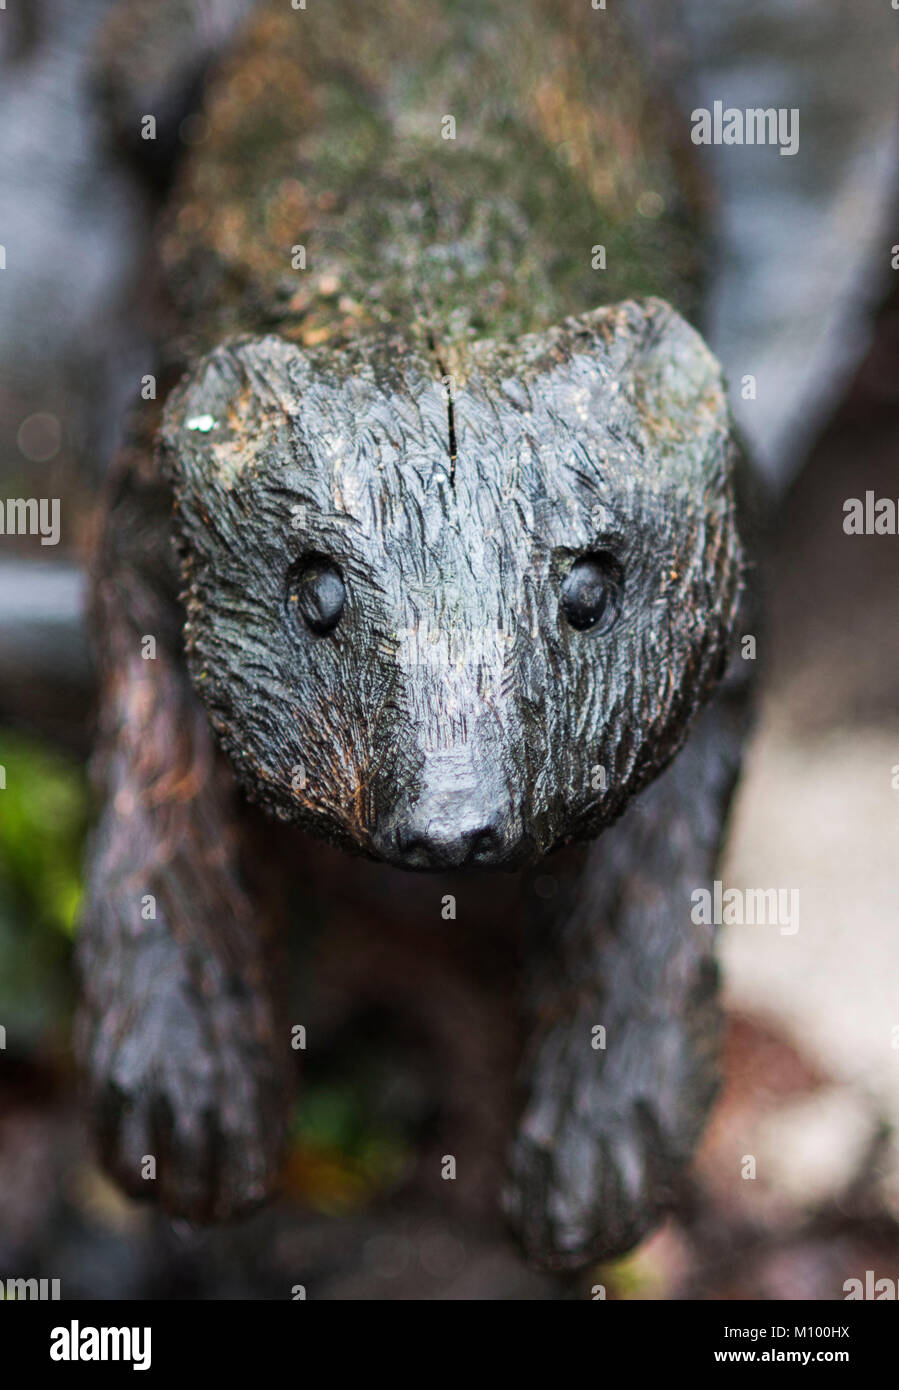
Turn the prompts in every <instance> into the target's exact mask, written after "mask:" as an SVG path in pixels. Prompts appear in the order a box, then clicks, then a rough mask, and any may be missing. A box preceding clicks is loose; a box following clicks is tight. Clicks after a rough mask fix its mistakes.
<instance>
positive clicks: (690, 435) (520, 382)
mask: <svg viewBox="0 0 899 1390" xmlns="http://www.w3.org/2000/svg"><path fill="white" fill-rule="evenodd" d="M464 361H465V367H464V371H463V383H462V385H463V391H462V394H461V400H460V405H459V407H457V416H458V417H459V418H458V419H457V428H458V429H459V432H460V433H463V432H464V430H465V428H466V424H467V423H469V424H472V423H474V422H475V421H476V416H477V410H476V409H475V410H472V409H468V410H466V402H465V399H464V396H465V393H466V392H467V393H468V394H469V395H470V396H471V397H475V398H477V397H484V396H488V397H492V398H493V399H494V400H500V401H502V403H503V405H504V407H505V406H508V407H509V414H510V415H511V414H513V413H514V412H515V410H516V407H517V409H518V411H519V412H521V413H522V414H523V415H525V416H526V417H527V421H528V424H527V431H526V432H528V433H530V434H531V435H532V436H533V437H536V438H537V439H538V440H541V439H542V440H545V441H547V442H548V444H549V446H550V447H555V448H556V449H557V450H561V449H562V448H563V447H566V446H568V447H570V449H571V450H572V452H573V453H575V454H577V453H578V451H579V450H578V446H580V452H583V451H584V450H585V449H589V448H590V446H591V445H593V446H595V447H596V448H597V449H598V450H599V452H600V454H601V455H602V456H603V457H605V458H607V459H608V462H609V472H610V473H618V474H620V475H622V476H623V474H624V473H625V471H626V469H625V464H628V465H629V466H630V468H631V470H636V472H638V473H640V474H641V475H642V476H643V479H644V480H645V481H651V479H652V475H653V474H655V475H656V476H657V477H658V478H659V479H660V480H661V479H662V478H663V477H664V478H666V479H667V481H668V483H669V484H672V485H682V486H688V487H695V488H698V489H699V490H700V491H704V490H705V489H706V488H712V489H713V490H715V489H716V488H726V487H727V484H728V481H729V473H730V466H731V463H732V458H731V456H730V451H729V448H728V441H729V436H730V434H731V421H730V416H729V412H728V407H727V400H726V396H725V391H724V384H723V380H722V374H721V368H720V366H719V364H718V362H717V360H716V359H715V357H714V356H713V354H712V353H711V352H710V351H709V349H708V347H707V346H706V344H705V343H704V342H703V339H702V338H701V336H700V335H699V334H698V333H697V332H696V330H695V329H693V328H691V327H690V325H689V324H688V323H687V322H686V320H685V319H683V318H682V317H681V315H680V314H678V313H677V312H676V311H675V310H674V309H672V308H671V306H670V305H669V304H667V303H665V302H664V300H661V299H648V300H645V301H643V302H642V303H638V302H636V301H633V300H626V301H624V302H623V303H621V304H615V305H612V306H610V307H607V308H602V309H596V310H593V311H592V312H591V313H588V314H583V315H581V316H579V317H577V318H571V319H566V320H565V322H564V323H562V324H561V325H559V326H558V327H557V328H551V329H547V330H546V331H545V332H543V333H535V334H529V335H526V336H525V337H523V338H519V339H517V340H516V341H515V342H512V343H495V342H492V341H483V342H480V343H475V344H473V345H472V346H471V347H470V348H468V349H466V352H465V359H464ZM523 432H524V431H523ZM616 449H617V450H618V455H620V456H618V455H616ZM460 452H461V440H460ZM625 454H626V455H627V458H625V457H624V455H625Z"/></svg>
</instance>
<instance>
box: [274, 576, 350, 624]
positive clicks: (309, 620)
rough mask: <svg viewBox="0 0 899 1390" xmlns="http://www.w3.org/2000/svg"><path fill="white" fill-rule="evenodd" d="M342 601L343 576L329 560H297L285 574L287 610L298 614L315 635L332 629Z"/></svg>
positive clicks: (338, 616)
mask: <svg viewBox="0 0 899 1390" xmlns="http://www.w3.org/2000/svg"><path fill="white" fill-rule="evenodd" d="M345 603H346V589H345V588H344V585H343V576H342V575H341V573H340V570H339V569H338V568H337V566H336V565H335V564H333V563H332V562H331V561H330V560H324V559H319V558H317V557H316V558H312V559H306V560H301V561H300V563H299V564H298V565H294V567H293V569H292V570H291V571H290V574H289V575H288V576H287V611H288V613H290V614H292V615H297V614H298V615H299V617H300V618H302V620H303V622H304V623H305V624H306V626H307V627H308V629H309V631H310V632H314V633H315V634H316V636H317V637H324V636H325V634H326V633H328V632H333V631H334V629H335V627H336V626H337V624H338V623H339V622H340V617H341V614H342V613H343V609H344V605H345Z"/></svg>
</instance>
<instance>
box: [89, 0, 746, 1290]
mask: <svg viewBox="0 0 899 1390" xmlns="http://www.w3.org/2000/svg"><path fill="white" fill-rule="evenodd" d="M244 11H246V13H245V12H244ZM210 17H211V18H210ZM213 21H214V22H213ZM226 40H227V41H226ZM105 51H106V56H105V59H104V65H103V69H102V71H103V79H102V84H101V85H102V91H103V96H104V100H105V102H106V105H107V108H108V110H109V111H110V112H111V114H112V119H113V122H114V123H117V125H118V127H119V129H120V133H124V134H125V136H126V137H129V136H130V137H131V138H132V139H136V136H135V123H137V122H139V121H140V120H141V118H142V115H144V114H146V113H152V111H153V110H154V109H157V110H159V112H160V113H161V114H160V121H161V125H162V126H165V124H166V122H168V126H167V130H168V134H166V129H160V131H159V134H160V138H161V142H162V146H163V147H167V145H168V146H172V147H174V145H175V144H177V140H176V139H175V138H174V137H173V136H172V131H173V130H177V129H178V123H179V122H180V121H181V120H182V119H183V117H184V114H185V112H186V111H188V110H189V109H190V104H191V102H193V103H194V105H196V100H197V92H198V90H199V86H198V83H199V75H200V74H201V72H202V71H203V69H204V65H205V64H209V63H210V62H211V61H212V60H213V59H214V62H213V63H212V66H213V69H214V70H213V72H212V75H211V76H210V78H209V80H208V84H207V87H206V95H205V98H204V102H205V104H204V108H203V117H202V124H200V125H197V124H194V125H193V126H190V127H188V128H187V129H189V130H190V131H192V132H193V133H194V136H195V140H194V143H193V144H192V146H191V148H190V150H189V152H188V153H187V154H186V155H185V157H184V158H183V160H182V162H181V164H180V167H179V169H178V171H177V173H176V175H175V179H174V183H173V185H172V188H171V192H170V194H169V197H168V204H167V209H166V212H165V216H164V220H163V223H162V226H161V229H160V233H159V247H160V261H161V264H162V267H163V270H164V284H165V291H164V297H162V298H161V303H163V304H164V306H165V307H164V310H161V313H160V323H161V324H162V325H163V326H162V327H161V329H160V338H161V347H160V358H159V361H160V366H159V373H158V385H159V390H158V394H157V398H156V399H155V400H153V399H151V400H146V401H142V402H141V403H140V404H139V405H138V406H136V408H135V411H134V412H133V418H132V427H131V440H130V444H129V446H128V448H127V449H126V450H125V451H124V453H123V456H122V458H121V459H120V460H119V463H118V465H117V467H116V469H115V473H114V477H113V479H112V481H111V484H110V489H109V506H108V515H107V521H106V527H105V536H104V540H103V544H102V547H101V551H100V555H99V558H98V565H97V575H96V583H95V601H94V627H95V632H96V635H97V641H98V648H99V653H100V665H101V675H102V703H101V710H100V719H99V740H98V751H97V756H96V761H95V767H96V777H97V785H98V790H99V794H100V798H101V810H100V815H99V819H98V824H97V828H96V831H95V834H94V837H93V842H92V848H91V854H90V865H89V884H88V894H87V902H86V907H85V911H84V917H83V923H82V926H81V930H80V938H79V959H80V969H81V977H82V1007H81V1014H80V1018H79V1023H78V1046H79V1051H80V1055H81V1058H82V1061H83V1065H84V1069H85V1073H86V1076H87V1082H88V1090H89V1095H90V1098H91V1103H92V1106H93V1109H94V1114H95V1117H96V1124H97V1128H98V1133H99V1135H100V1140H101V1146H102V1149H103V1153H104V1155H105V1158H106V1161H107V1163H108V1165H109V1166H110V1168H111V1170H112V1171H113V1172H114V1173H115V1175H116V1176H117V1178H118V1179H119V1181H120V1182H121V1183H123V1185H124V1186H125V1187H126V1188H127V1189H128V1190H129V1191H132V1192H136V1193H139V1194H141V1195H145V1194H146V1192H147V1190H148V1184H147V1182H146V1181H145V1177H146V1173H145V1170H144V1168H143V1167H142V1165H144V1164H145V1159H146V1156H147V1155H151V1156H153V1157H154V1158H155V1160H156V1166H155V1173H154V1179H153V1183H152V1190H153V1191H154V1192H155V1193H156V1194H157V1195H158V1196H159V1198H160V1200H161V1201H162V1203H163V1205H164V1206H165V1207H166V1208H167V1209H168V1210H169V1211H171V1212H173V1213H176V1214H180V1215H185V1216H188V1217H191V1218H195V1219H201V1220H202V1219H219V1218H222V1217H225V1216H228V1215H230V1214H232V1213H234V1212H236V1211H240V1210H243V1209H245V1208H247V1207H248V1206H251V1205H252V1204H254V1203H256V1202H258V1201H259V1200H261V1199H263V1198H264V1197H265V1196H266V1195H267V1194H268V1193H269V1192H271V1191H272V1189H273V1188H274V1187H275V1186H276V1184H277V1178H278V1173H279V1167H280V1163H281V1159H282V1152H283V1138H284V1116H285V1113H286V1109H287V1098H288V1094H289V1090H290V1084H291V1072H292V1062H293V1054H292V1052H291V1020H290V1018H289V1015H288V1013H287V1012H286V1010H285V1004H284V997H285V987H284V970H283V966H282V964H281V963H280V959H281V958H280V956H279V951H280V950H281V945H280V944H279V927H278V923H279V917H280V909H279V907H278V905H277V902H275V901H274V896H275V895H273V894H272V893H270V892H269V891H268V890H270V889H271V888H272V877H273V876H272V875H270V874H269V873H268V872H263V873H260V866H261V865H262V864H263V862H264V861H263V860H262V859H261V858H259V855H258V850H256V849H254V846H258V844H259V829H260V818H259V816H258V814H256V813H255V812H253V811H251V810H248V808H247V806H246V804H245V803H244V801H243V799H242V798H241V797H239V796H238V795H237V787H238V786H239V787H240V788H241V789H242V791H243V793H245V795H246V798H247V799H248V800H249V802H251V803H253V805H254V806H255V807H256V808H257V811H261V812H263V813H267V814H268V815H269V816H270V817H271V818H272V819H273V820H274V821H277V822H279V823H282V824H283V826H284V827H287V831H286V833H287V837H288V838H287V840H286V841H285V840H284V839H283V838H282V837H281V836H280V832H279V833H278V834H277V835H276V832H275V831H274V830H272V831H271V832H264V833H263V839H264V840H267V841H268V842H269V843H268V852H269V853H270V854H271V853H272V852H273V846H276V845H277V846H278V849H277V854H278V856H279V871H281V872H283V873H284V874H285V875H286V878H287V880H288V888H287V895H288V901H290V900H291V899H292V900H293V903H294V906H295V907H296V908H298V910H297V911H296V912H295V914H294V915H296V916H299V917H300V918H302V904H303V901H304V895H305V894H306V893H307V892H308V883H307V881H306V880H305V878H304V872H305V871H304V870H303V869H302V867H301V866H302V864H303V862H304V858H303V857H304V855H305V862H306V863H307V864H308V863H309V862H313V863H314V855H313V856H310V854H309V844H310V839H309V837H316V838H318V839H323V840H325V841H328V842H330V844H331V845H332V846H335V847H336V848H337V849H338V850H339V851H341V852H343V851H353V852H356V853H357V854H361V855H362V856H364V857H366V858H368V859H369V860H371V861H374V863H375V864H377V865H381V866H383V867H381V868H380V869H377V870H376V869H374V868H370V869H365V870H364V874H365V875H366V876H365V877H364V879H363V880H362V881H364V882H365V883H366V884H368V885H371V886H372V893H373V894H374V895H375V896H377V894H378V893H379V892H380V893H382V894H383V893H384V892H389V893H391V894H395V895H397V901H399V899H400V898H401V897H402V896H403V895H404V894H405V893H406V891H407V890H406V888H404V887H403V885H408V894H409V900H410V901H420V894H421V891H422V886H421V885H422V882H425V883H427V884H429V885H430V884H431V883H432V882H434V883H438V882H439V883H441V884H443V877H442V876H444V875H447V874H451V875H453V876H454V877H453V878H452V879H451V880H448V881H449V882H451V884H453V885H456V886H455V887H454V888H453V891H452V892H451V893H449V895H448V896H447V894H446V892H445V890H444V888H443V887H441V889H440V892H439V894H437V895H436V896H435V895H434V894H432V896H431V898H430V902H431V904H432V911H433V912H434V913H435V915H436V914H437V913H438V909H437V907H436V905H437V904H439V903H446V902H452V903H453V904H456V905H457V906H456V907H455V908H453V909H452V910H451V911H450V914H449V920H445V921H443V922H442V927H443V928H444V929H446V930H447V931H448V932H450V931H452V930H453V928H454V922H453V921H452V917H453V915H454V913H455V911H458V914H459V915H460V916H462V915H464V911H465V907H466V905H468V904H472V903H475V902H476V901H477V900H478V898H479V897H480V896H481V894H482V893H483V894H485V895H487V896H489V894H490V893H491V891H494V889H495V881H496V880H497V879H499V878H502V882H503V884H508V892H506V891H505V890H504V894H503V895H504V896H508V893H510V892H512V891H513V889H516V890H517V887H518V885H519V884H523V885H524V886H525V891H524V895H523V900H522V909H521V919H520V922H519V924H518V927H517V933H516V934H517V942H516V952H517V954H516V959H515V964H514V966H513V965H512V963H511V962H510V964H509V967H508V971H507V974H508V980H507V992H508V993H509V995H510V996H511V995H512V994H513V993H515V994H516V996H518V997H520V1002H521V1010H522V1016H523V1019H524V1021H525V1025H524V1026H525V1029H526V1039H525V1041H524V1044H523V1047H522V1054H521V1060H520V1067H519V1074H518V1083H517V1087H518V1089H517V1090H516V1092H515V1093H514V1095H513V1094H511V1093H510V1095H509V1105H510V1108H512V1109H513V1110H514V1111H515V1112H516V1113H515V1117H514V1121H513V1123H512V1126H511V1132H510V1134H509V1136H508V1165H507V1173H506V1177H505V1180H504V1185H503V1191H502V1194H501V1195H500V1194H499V1193H497V1194H495V1196H496V1200H501V1202H502V1205H503V1209H504V1211H505V1212H506V1214H507V1216H508V1218H509V1219H510V1220H511V1222H512V1224H513V1226H514V1227H515V1228H516V1230H517V1231H518V1233H519V1235H520V1237H521V1239H522V1241H523V1243H524V1246H525V1248H526V1250H527V1251H528V1253H529V1255H530V1256H531V1257H532V1258H534V1259H535V1260H537V1261H540V1262H542V1263H544V1264H546V1265H548V1266H550V1267H553V1268H573V1267H577V1266H579V1265H581V1264H583V1263H584V1262H586V1261H588V1260H590V1259H595V1258H600V1257H606V1256H609V1255H612V1254H615V1253H620V1252H622V1251H624V1250H626V1249H627V1248H628V1247H629V1246H631V1245H632V1244H633V1243H634V1242H635V1241H637V1240H638V1239H639V1238H640V1237H641V1236H642V1235H643V1234H644V1233H645V1232H646V1231H647V1230H648V1229H650V1228H651V1226H652V1224H653V1223H654V1222H655V1221H656V1220H657V1219H658V1216H659V1213H660V1212H661V1211H662V1210H663V1209H664V1206H665V1203H666V1201H667V1200H668V1199H669V1197H670V1194H671V1192H672V1190H673V1186H674V1184H675V1183H676V1181H677V1178H678V1175H679V1174H680V1173H681V1171H682V1170H683V1168H684V1165H685V1164H686V1163H687V1162H688V1160H689V1158H690V1155H691V1153H692V1151H693V1149H694V1147H695V1144H696V1142H697V1139H698V1137H699V1135H700V1133H701V1130H702V1127H703V1123H704V1121H705V1118H706V1116H707V1113H708V1110H709V1107H710V1105H711V1102H712V1099H713V1096H714V1093H715V1089H716V1062H715V1056H716V1049H717V1042H718V1034H719V1009H718V1004H717V1001H716V990H717V973H716V967H715V964H714V959H713V954H712V951H713V943H712V939H711V935H710V931H709V929H708V928H706V927H703V926H697V925H695V924H694V923H693V922H692V921H691V914H690V906H691V893H692V892H693V890H694V889H695V888H697V887H700V886H703V885H705V884H707V883H708V882H709V881H710V880H711V878H712V877H713V876H714V871H715V863H716V859H717V856H718V852H719V848H720V844H721V838H722V833H723V825H724V821H725V817H726V812H727V808H728V804H729V800H730V797H731V793H732V789H733V786H734V782H735V778H736V775H737V770H738V763H739V752H740V744H741V738H742V733H743V728H744V724H745V717H746V716H745V711H746V686H747V681H746V676H745V671H746V664H745V663H743V662H742V661H741V660H740V658H739V655H738V654H737V653H736V652H735V637H736V636H737V635H738V634H739V633H740V632H741V631H743V630H745V627H746V622H747V616H746V615H747V607H746V605H747V603H748V597H747V584H746V571H747V560H746V547H745V534H744V532H745V523H744V519H743V518H744V514H743V512H742V510H741V507H742V502H741V498H742V494H743V482H742V468H743V465H742V463H741V460H740V456H739V450H738V447H737V444H736V443H735V441H734V438H733V434H732V429H731V424H730V420H729V415H728V410H727V405H726V400H725V394H724V388H723V385H722V381H721V377H720V372H719V369H718V366H717V364H716V362H715V360H714V358H713V357H712V355H711V354H710V352H709V350H708V349H707V347H706V346H705V345H704V343H703V341H702V339H701V337H700V336H699V334H698V333H697V332H696V330H695V329H694V328H693V327H691V326H690V324H689V322H688V317H691V316H695V313H696V310H697V304H698V286H699V276H698V266H699V263H700V260H701V254H700V251H701V248H700V239H699V232H698V229H697V225H696V223H695V221H694V219H693V206H694V203H693V202H692V201H691V198H690V196H689V194H690V179H691V174H690V170H689V165H688V162H687V161H686V159H685V158H684V157H683V156H682V154H681V152H680V149H679V146H678V143H677V142H674V141H672V138H671V132H672V130H673V129H675V128H676V127H675V125H674V123H673V121H672V118H671V113H670V111H669V110H668V109H667V108H666V107H665V105H664V102H663V101H662V100H661V98H660V97H659V95H658V93H657V92H656V91H655V90H653V88H652V87H651V86H649V87H648V86H647V84H646V81H645V78H644V75H643V72H642V69H641V65H640V63H639V62H638V61H637V59H636V58H635V57H634V56H633V54H632V51H631V48H630V45H629V43H628V40H627V37H626V35H625V34H624V33H623V32H622V30H621V27H620V25H619V23H618V21H616V20H615V19H614V18H613V16H612V14H611V12H603V11H593V10H591V9H590V7H589V6H558V5H554V4H550V3H543V0H525V3H521V4H516V5H514V6H510V5H502V4H492V3H487V4H484V3H478V4H475V3H467V0H458V3H446V4H436V3H433V4H432V3H425V4H420V3H419V4H414V5H412V4H407V3H405V0H393V3H391V4H390V5H382V4H375V3H368V0H362V2H361V3H360V2H359V0H355V3H353V4H352V5H350V4H348V3H343V2H342V0H331V3H328V4H322V5H318V4H316V3H314V0H310V3H309V6H308V8H307V9H297V10H294V9H292V8H291V7H290V6H289V5H286V4H274V3H272V4H264V5H261V6H259V7H255V8H253V7H249V6H241V5H238V4H236V3H235V4H228V5H225V4H222V5H221V6H218V7H217V6H215V5H211V4H206V5H197V4H193V5H190V4H187V3H186V0H180V3H177V4H175V3H172V4H171V5H170V6H169V5H159V4H154V5H152V6H147V7H142V6H141V5H140V4H139V3H133V4H130V5H126V6H123V7H121V10H120V12H119V13H118V14H117V15H115V16H114V18H113V21H112V23H111V25H110V26H109V31H108V33H107V39H106V45H105ZM167 55H168V59H167ZM223 55H224V56H223ZM154 94H155V95H154ZM154 102H155V108H154ZM190 119H193V120H194V121H196V117H193V118H190ZM181 128H182V130H183V129H184V127H181ZM684 143H685V142H684ZM157 153H158V152H157ZM685 189H686V192H685ZM694 192H695V190H694ZM694 201H695V200H694ZM598 305H599V306H604V307H597V306H598ZM148 638H149V639H152V640H151V641H150V642H149V643H148V640H147V639H148ZM344 859H345V862H346V865H347V868H346V873H347V875H349V874H350V866H351V861H350V860H349V858H348V857H346V856H345V855H344ZM540 865H543V866H544V868H543V870H542V872H543V878H542V880H541V879H538V880H537V882H538V885H539V884H540V883H542V884H543V887H542V888H541V889H540V891H538V892H534V891H532V889H531V887H530V885H533V883H534V877H533V875H534V866H540ZM292 869H293V870H294V881H293V883H292V884H291V883H290V878H291V870H292ZM396 870H400V871H407V872H405V873H401V874H396V873H395V871H396ZM408 871H419V872H418V875H414V874H412V873H410V872H408ZM423 871H427V873H428V874H429V875H430V876H431V877H428V878H424V877H423ZM341 872H342V871H341ZM359 872H360V873H363V869H362V868H360V870H359ZM378 874H380V875H383V876H384V877H383V884H384V885H388V886H386V887H382V888H381V889H378V888H377V886H376V885H377V882H378V881H379V880H378V879H377V875H378ZM510 875H511V876H510ZM259 878H262V879H264V880H267V881H266V882H263V884H262V885H261V887H260V885H259V884H258V883H257V882H256V880H258V879H259ZM547 885H549V886H548V887H547ZM416 895H419V896H416ZM444 916H446V914H444ZM424 930H425V928H424V927H422V931H424ZM370 946H371V943H370V942H369V943H367V945H366V946H363V945H360V950H362V951H364V950H365V949H369V948H370ZM482 948H483V951H484V952H485V953H487V954H489V953H490V952H491V949H492V948H491V943H490V942H489V941H487V940H485V941H483V942H482ZM416 970H417V965H416V961H415V957H414V955H413V957H412V958H411V959H410V961H409V966H408V971H409V974H410V977H411V979H412V980H413V981H414V979H415V974H416ZM422 982H423V983H422V989H423V990H426V989H427V977H426V972H425V973H423V974H422ZM464 1027H465V1023H464V1021H462V1020H460V1022H459V1028H460V1029H464ZM311 1045H312V1044H311V1043H310V1046H311ZM449 1142H450V1141H447V1144H449ZM449 1151H450V1152H452V1150H451V1149H449ZM447 1186H449V1184H447Z"/></svg>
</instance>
